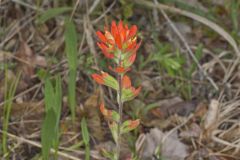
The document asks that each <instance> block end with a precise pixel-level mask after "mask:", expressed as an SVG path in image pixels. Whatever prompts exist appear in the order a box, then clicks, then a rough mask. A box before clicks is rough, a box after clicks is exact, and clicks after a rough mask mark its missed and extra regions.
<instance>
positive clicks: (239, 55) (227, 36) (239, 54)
mask: <svg viewBox="0 0 240 160" xmlns="http://www.w3.org/2000/svg"><path fill="white" fill-rule="evenodd" d="M134 2H135V3H136V4H139V5H144V6H147V7H151V8H155V7H156V8H158V9H162V10H167V11H170V12H174V13H178V14H181V15H184V16H186V17H189V18H191V19H194V20H196V21H198V22H201V23H203V24H205V25H206V26H208V27H210V28H211V29H213V30H214V31H215V32H217V33H218V34H220V35H221V36H222V37H223V38H224V39H225V40H226V41H227V42H228V43H229V44H230V45H231V46H232V47H233V49H234V51H235V52H236V55H237V59H236V60H235V61H234V63H233V65H232V66H231V68H230V70H229V72H228V74H227V75H225V77H224V80H223V83H226V82H227V80H228V79H229V77H230V75H231V74H232V72H233V70H234V69H235V68H236V66H237V64H238V63H239V61H240V51H239V48H238V45H237V43H236V41H235V40H234V39H233V38H232V36H231V35H230V34H228V33H227V32H226V31H225V30H224V29H223V28H222V27H220V26H219V25H217V24H216V23H214V22H212V21H210V20H208V19H207V18H205V17H202V16H199V15H197V14H194V13H191V12H188V11H185V10H181V9H179V8H175V7H172V6H167V5H164V4H160V3H158V4H154V3H152V2H149V1H146V0H134Z"/></svg>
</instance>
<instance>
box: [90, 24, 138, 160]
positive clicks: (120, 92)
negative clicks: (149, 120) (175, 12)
mask: <svg viewBox="0 0 240 160" xmlns="http://www.w3.org/2000/svg"><path fill="white" fill-rule="evenodd" d="M96 34H97V36H98V38H99V40H100V42H97V45H98V46H99V48H100V49H101V51H102V52H103V54H104V56H105V57H106V58H108V59H110V60H112V61H113V63H114V64H115V65H114V67H112V66H109V69H110V70H111V71H113V72H114V73H115V76H111V75H110V74H108V73H106V72H103V71H101V73H100V74H92V78H93V79H94V80H95V81H96V82H97V83H98V84H101V85H105V86H108V87H110V88H112V89H114V90H116V92H117V103H118V111H114V110H108V109H107V108H106V107H105V106H104V103H102V104H101V105H100V111H101V113H102V114H103V116H104V117H105V118H106V119H107V121H108V124H109V128H110V130H111V132H112V136H113V139H114V141H115V143H116V150H115V152H114V153H113V154H112V155H111V154H108V158H110V159H112V160H119V156H120V141H121V136H122V134H124V133H127V132H130V131H131V130H133V129H135V128H136V127H137V126H138V125H139V123H140V120H139V119H137V120H126V121H124V122H123V119H122V117H123V103H124V102H126V101H130V100H132V99H133V98H135V97H136V96H137V95H138V94H139V92H140V90H141V87H138V88H134V87H133V86H132V83H131V80H130V78H129V77H128V76H127V75H126V73H127V72H128V71H129V70H130V67H131V65H132V64H133V62H134V61H135V59H136V55H137V50H138V48H139V46H140V44H141V42H138V41H137V26H136V25H133V26H131V27H128V25H126V24H123V22H122V21H120V22H119V23H118V24H116V22H115V21H112V24H111V28H110V29H109V28H107V27H105V29H104V33H102V32H101V31H97V32H96Z"/></svg>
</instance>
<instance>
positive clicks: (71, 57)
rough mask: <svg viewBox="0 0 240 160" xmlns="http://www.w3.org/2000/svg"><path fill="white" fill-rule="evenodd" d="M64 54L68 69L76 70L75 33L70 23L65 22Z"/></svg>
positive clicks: (73, 26)
mask: <svg viewBox="0 0 240 160" xmlns="http://www.w3.org/2000/svg"><path fill="white" fill-rule="evenodd" d="M65 27H66V28H65V33H64V38H65V44H66V47H65V52H66V54H67V60H68V65H69V68H70V69H73V70H76V69H77V32H76V29H75V25H74V24H73V22H72V21H69V20H66V21H65Z"/></svg>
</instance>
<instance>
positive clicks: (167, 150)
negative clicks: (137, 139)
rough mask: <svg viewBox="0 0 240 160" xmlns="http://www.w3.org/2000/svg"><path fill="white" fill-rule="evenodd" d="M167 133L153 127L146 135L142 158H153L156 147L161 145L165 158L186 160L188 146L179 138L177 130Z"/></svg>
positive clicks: (161, 153) (144, 159)
mask: <svg viewBox="0 0 240 160" xmlns="http://www.w3.org/2000/svg"><path fill="white" fill-rule="evenodd" d="M167 134H168V133H163V132H162V131H161V130H159V129H157V128H154V129H151V130H150V133H147V134H146V135H145V142H144V144H143V148H142V152H141V154H140V157H141V159H142V160H152V159H153V157H154V155H155V153H156V149H157V148H158V147H160V152H159V153H160V156H161V158H163V159H164V160H184V158H185V157H187V155H188V152H187V146H186V145H185V144H183V143H182V142H181V141H180V140H179V139H178V136H177V133H176V132H174V133H172V134H170V135H167ZM166 135H167V137H166ZM155 156H158V155H155Z"/></svg>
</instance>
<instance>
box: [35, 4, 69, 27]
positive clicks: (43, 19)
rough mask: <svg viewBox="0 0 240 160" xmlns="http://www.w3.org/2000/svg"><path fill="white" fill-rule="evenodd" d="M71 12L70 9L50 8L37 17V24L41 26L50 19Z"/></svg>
mask: <svg viewBox="0 0 240 160" xmlns="http://www.w3.org/2000/svg"><path fill="white" fill-rule="evenodd" d="M71 10H72V8H71V7H60V8H51V9H49V10H47V11H45V12H44V13H43V14H41V15H40V16H39V18H38V19H37V23H39V24H42V23H44V22H46V21H47V20H49V19H51V18H54V17H56V16H58V15H60V14H62V13H64V12H68V11H71Z"/></svg>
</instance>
